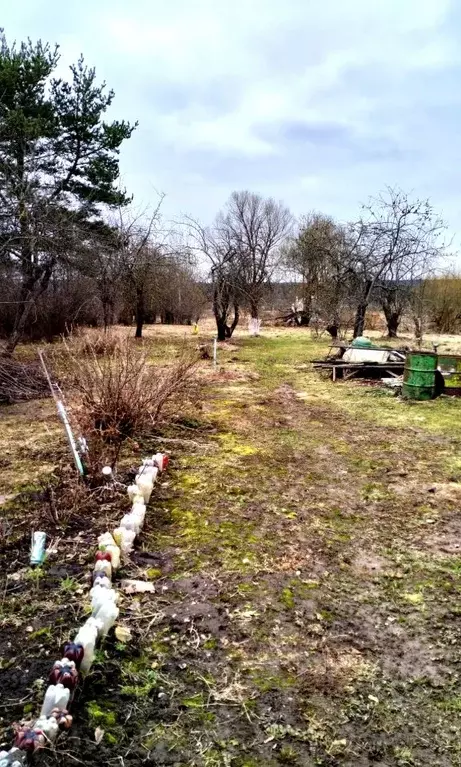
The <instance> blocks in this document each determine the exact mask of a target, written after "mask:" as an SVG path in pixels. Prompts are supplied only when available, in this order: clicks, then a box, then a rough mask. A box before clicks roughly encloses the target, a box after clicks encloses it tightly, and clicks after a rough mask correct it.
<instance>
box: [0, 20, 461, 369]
mask: <svg viewBox="0 0 461 767" xmlns="http://www.w3.org/2000/svg"><path fill="white" fill-rule="evenodd" d="M58 61H59V50H58V47H57V46H55V47H52V46H50V45H49V44H45V43H42V42H41V41H39V42H37V43H33V42H31V41H30V40H28V41H26V42H22V43H20V44H16V43H12V44H9V43H8V41H7V39H6V36H5V34H4V33H3V32H2V34H1V37H0V195H1V206H0V276H1V286H2V287H1V289H0V335H1V336H2V338H3V339H4V345H3V349H2V353H3V354H4V355H12V354H13V352H14V350H15V348H16V346H17V344H18V343H19V342H20V341H21V340H23V339H39V338H47V339H51V338H53V336H56V335H59V334H62V333H66V332H68V331H69V330H70V329H71V328H72V327H74V326H75V325H79V324H83V325H85V324H86V325H98V324H99V325H102V326H104V328H107V327H109V326H111V325H113V324H115V323H117V322H126V323H127V324H129V323H132V322H133V321H134V324H135V334H136V336H137V337H141V336H142V332H143V326H144V324H145V323H146V322H155V321H156V320H157V319H160V320H161V321H163V322H189V323H191V322H194V321H197V320H198V318H199V317H200V316H201V314H202V313H203V311H204V310H205V309H206V307H208V306H210V304H211V307H212V311H213V314H214V317H215V320H216V328H217V337H218V339H219V340H221V341H224V340H226V339H228V338H230V337H231V336H232V333H233V331H234V329H235V327H236V326H237V324H238V322H239V320H240V318H241V316H242V313H243V312H245V313H247V314H248V315H249V316H250V317H251V318H252V319H254V320H257V319H258V318H260V316H261V311H262V309H263V307H264V304H265V301H266V298H267V293H268V290H270V287H271V284H273V283H274V282H281V281H285V282H290V281H292V282H293V286H294V287H293V290H294V292H296V294H298V295H299V300H298V311H297V321H298V322H299V323H300V324H304V325H309V324H311V323H317V324H318V323H319V322H320V323H321V325H322V327H325V328H326V329H328V331H329V332H330V333H331V335H332V336H333V337H336V336H337V335H338V334H340V333H341V332H344V330H345V329H347V328H349V327H351V328H352V329H353V333H354V336H357V335H361V334H362V333H363V332H364V328H365V322H366V316H367V311H368V309H369V307H370V306H376V305H378V306H379V307H381V309H382V311H383V312H384V315H385V318H386V323H387V329H388V334H389V336H391V337H393V336H396V335H397V332H398V328H399V325H400V322H401V320H402V317H403V316H404V315H409V316H411V318H412V320H413V322H414V327H415V334H416V336H417V337H421V335H422V332H423V327H424V325H425V323H426V322H427V321H428V319H430V320H431V321H432V322H433V323H434V324H435V326H436V328H437V329H440V330H442V331H445V332H446V331H450V330H454V329H457V328H458V324H459V323H460V322H461V309H459V308H458V306H459V305H460V301H459V299H460V296H461V280H460V279H458V278H457V277H456V275H452V276H451V277H450V276H448V277H447V276H446V275H445V276H441V274H442V273H441V271H440V270H441V268H442V265H443V263H444V259H445V260H446V258H447V255H448V249H447V246H446V244H445V242H444V239H443V238H444V233H445V230H446V227H445V225H444V222H443V221H442V219H441V218H440V216H438V215H437V214H436V212H435V211H434V210H433V208H432V206H431V205H430V203H429V201H428V200H419V199H412V198H411V197H410V196H409V195H407V194H406V193H405V192H403V191H402V190H400V189H397V188H392V187H387V188H386V189H385V191H384V192H383V193H381V194H380V195H379V196H377V197H375V198H371V199H370V200H369V202H368V203H367V204H366V205H364V206H363V207H362V210H361V213H360V216H359V217H358V218H357V220H355V221H351V222H347V223H340V222H337V221H335V220H334V219H333V218H332V217H330V216H329V215H325V214H323V213H319V212H310V213H307V214H306V215H304V216H301V218H300V219H295V218H294V216H293V215H292V214H291V212H290V211H289V209H288V208H287V207H286V205H285V204H284V203H283V202H279V201H276V200H274V199H272V198H264V197H262V196H261V195H258V194H255V193H253V192H250V191H248V190H243V191H235V192H233V193H232V194H231V196H230V198H229V200H228V201H227V203H226V204H225V206H224V208H223V209H222V210H221V211H220V212H218V213H217V215H216V217H215V218H214V220H213V223H212V224H210V225H204V224H203V223H202V222H200V221H198V220H197V219H194V218H192V217H190V216H185V217H183V218H182V219H181V220H180V221H178V222H177V223H176V225H174V226H170V225H167V224H166V223H165V222H164V221H163V218H162V205H161V203H162V197H160V198H159V199H158V200H157V201H156V202H155V204H154V206H153V208H151V209H150V210H144V211H141V212H139V211H137V212H136V209H135V208H134V206H133V199H132V197H131V196H130V195H129V193H128V192H127V191H126V190H124V189H122V188H121V186H120V171H119V157H120V151H121V148H122V146H123V144H124V143H125V142H126V141H127V140H129V139H130V137H131V136H132V134H133V131H134V130H135V129H136V126H137V124H136V123H134V124H131V123H129V122H127V121H124V120H114V121H106V119H105V117H106V112H107V110H108V109H109V108H110V106H111V104H112V101H113V98H114V93H113V91H112V90H110V89H107V86H106V84H105V83H101V84H98V82H97V79H96V72H95V70H94V68H91V67H88V66H87V65H86V64H85V62H84V59H83V57H81V58H80V59H79V60H78V62H77V63H76V64H75V65H74V66H71V67H70V77H69V79H68V80H64V79H62V78H56V77H55V76H54V73H55V70H56V67H57V65H58ZM293 298H294V295H293Z"/></svg>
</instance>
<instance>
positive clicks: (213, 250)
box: [185, 217, 241, 341]
mask: <svg viewBox="0 0 461 767" xmlns="http://www.w3.org/2000/svg"><path fill="white" fill-rule="evenodd" d="M185 224H186V226H187V229H188V231H189V236H190V242H191V244H190V247H191V249H192V250H193V251H194V252H196V253H198V254H199V255H200V256H204V257H205V258H206V259H207V261H208V262H209V265H210V268H209V278H210V279H211V283H212V288H213V314H214V317H215V320H216V330H217V338H218V341H227V340H228V339H229V338H231V337H232V333H233V332H234V330H235V328H236V327H237V325H238V322H239V319H240V300H241V279H240V274H239V262H238V259H237V252H236V250H235V248H234V245H233V243H232V242H231V241H230V238H229V233H228V231H227V230H226V229H225V228H221V227H217V226H213V227H204V226H202V225H201V224H200V223H199V222H198V221H197V220H196V219H193V218H191V217H186V220H185Z"/></svg>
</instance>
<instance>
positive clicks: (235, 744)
mask: <svg viewBox="0 0 461 767" xmlns="http://www.w3.org/2000/svg"><path fill="white" fill-rule="evenodd" d="M185 342H186V343H187V344H189V345H195V344H196V343H197V339H196V338H193V337H192V336H191V335H190V331H189V332H188V333H187V336H186V341H185ZM145 343H146V346H147V348H148V349H149V351H150V353H151V355H152V359H153V361H155V360H163V359H165V358H169V357H171V356H172V355H174V354H175V351H176V349H177V348H178V346H181V345H182V344H183V343H184V330H183V329H176V330H175V329H173V330H171V329H169V330H168V331H165V330H164V329H162V330H157V329H150V330H149V333H148V338H147V339H146V342H145ZM450 344H451V348H453V345H455V347H456V344H455V340H454V339H450ZM326 348H327V344H326V342H325V341H324V340H316V341H314V340H312V339H311V337H310V335H309V333H308V332H305V331H302V330H291V331H288V330H270V331H266V333H265V334H264V335H263V336H262V337H261V338H258V339H254V338H248V337H245V335H244V334H243V333H242V334H241V335H237V336H236V338H235V341H234V340H233V342H232V344H229V345H228V346H227V347H226V346H223V348H222V349H220V350H219V367H218V369H217V370H216V371H214V370H213V368H212V365H211V363H210V362H203V363H202V366H201V369H200V378H201V388H202V395H203V397H202V404H201V405H200V406H198V407H197V409H196V410H195V411H194V412H190V413H188V414H187V417H186V416H184V417H182V418H181V419H179V420H178V421H177V422H176V423H175V424H173V425H170V426H169V427H168V428H165V429H164V430H163V431H162V432H161V433H160V434H156V435H150V436H147V437H143V439H142V440H140V444H139V449H138V454H137V455H134V456H132V457H131V458H128V457H127V458H126V459H125V461H126V465H125V466H124V469H123V470H124V471H127V472H128V471H129V463H130V461H131V463H132V464H133V466H135V465H136V463H137V462H139V461H138V458H139V457H140V456H142V455H145V454H147V452H148V451H149V450H150V451H151V452H152V451H153V450H155V451H156V450H157V449H161V448H162V447H163V448H164V449H166V450H167V451H168V452H170V454H171V459H172V462H171V470H170V471H169V473H168V475H167V477H166V480H165V481H163V482H162V483H161V485H159V486H158V487H157V489H156V490H155V491H154V495H153V498H152V501H151V504H150V507H149V512H148V519H147V523H146V527H145V530H144V532H143V535H142V538H141V540H140V542H139V544H138V547H137V551H136V553H135V554H134V556H133V561H132V563H131V564H130V565H129V566H126V567H125V568H124V570H123V573H122V575H123V576H125V577H135V578H142V579H147V580H151V581H153V582H154V584H155V594H153V595H152V594H142V595H136V596H126V597H125V598H124V599H123V601H122V604H121V619H120V621H121V623H122V624H123V625H125V626H127V627H129V628H130V629H131V631H132V638H131V640H130V641H129V642H127V643H126V644H121V643H120V642H117V641H116V640H115V639H109V640H108V641H107V642H106V644H105V645H104V647H102V648H101V649H100V650H99V651H98V658H97V663H96V664H95V666H94V670H93V671H92V673H91V675H90V677H89V678H88V679H87V680H86V681H85V683H84V685H83V687H82V689H81V690H80V691H79V693H78V696H77V700H76V703H75V708H74V711H75V727H74V729H73V730H72V733H71V734H70V735H69V736H63V737H62V739H61V740H60V741H59V742H58V745H57V752H56V753H53V752H47V753H46V754H44V755H43V756H42V757H41V760H42V763H43V764H49V765H55V764H58V763H59V764H60V765H66V766H67V765H75V764H88V765H90V764H91V765H93V766H94V765H113V766H114V767H115V765H118V766H119V767H135V765H140V764H146V765H176V766H177V767H189V766H190V767H192V766H194V767H195V766H197V767H276V766H277V765H302V766H303V767H310V766H311V765H312V766H313V765H325V766H327V765H328V766H331V767H333V766H336V765H337V766H338V767H346V766H347V767H365V766H367V765H375V766H376V767H378V765H379V766H380V767H394V766H399V767H403V766H405V765H413V766H421V767H422V766H423V765H424V766H426V765H431V766H432V767H435V766H436V765H438V766H439V767H442V766H443V767H448V766H449V765H461V722H460V712H461V684H460V678H459V670H460V665H459V664H460V649H459V647H460V645H459V638H460V637H459V620H460V615H461V603H460V599H459V596H460V574H461V548H460V545H461V537H460V534H461V515H460V512H459V504H460V501H461V455H460V444H461V421H460V417H459V416H460V413H461V400H456V399H449V398H445V397H444V398H441V399H439V400H435V401H433V402H427V403H405V402H403V401H401V400H400V399H399V398H396V397H394V396H392V395H391V394H388V393H387V392H383V391H382V390H381V389H379V388H376V387H372V386H370V387H367V386H363V385H360V384H357V383H352V382H351V383H341V382H338V383H337V384H333V383H332V382H330V381H326V380H323V379H321V378H320V377H319V376H318V375H317V374H316V373H314V372H313V370H312V368H311V365H310V360H311V359H313V358H315V357H317V356H319V355H322V354H324V353H325V352H326ZM0 418H1V423H2V429H1V434H0V445H1V447H2V451H1V459H0V460H1V464H2V481H3V486H2V487H1V488H0V492H1V493H3V497H2V500H3V505H2V507H1V509H2V516H3V517H4V519H3V533H4V535H3V547H2V554H1V562H0V563H1V566H2V569H3V573H4V576H6V577H4V588H3V591H2V602H1V613H0V616H1V617H0V642H1V650H0V652H1V658H0V669H1V671H0V692H1V694H2V697H1V700H0V706H1V708H0V725H1V726H2V728H3V730H4V731H3V738H4V739H8V738H9V737H10V735H11V730H10V729H9V724H10V722H11V721H13V720H14V719H18V718H20V717H21V716H24V715H31V714H32V713H36V712H37V705H38V701H39V700H40V698H41V696H42V694H43V687H44V685H45V673H46V671H47V670H48V668H49V665H50V662H51V661H52V660H54V658H55V657H58V652H57V646H58V644H59V641H61V640H62V639H64V638H66V637H67V634H68V631H69V629H73V628H74V627H76V626H78V624H79V622H81V620H82V618H83V617H84V607H81V606H80V605H81V603H82V601H83V602H84V598H83V595H84V594H85V593H86V592H87V589H88V578H87V576H88V572H89V569H90V562H91V561H92V557H93V554H92V551H93V550H94V544H95V540H96V535H97V534H98V532H100V531H101V530H104V529H106V528H107V524H108V523H110V522H116V521H117V520H118V519H119V518H120V516H121V513H122V512H123V511H124V510H125V507H126V505H127V500H126V499H125V497H124V495H120V496H115V497H110V498H107V499H104V498H103V499H102V503H101V498H99V497H97V496H96V495H95V494H93V495H92V494H88V493H85V492H84V491H83V490H81V491H75V489H73V490H72V493H73V495H72V497H70V491H67V492H64V491H62V494H61V495H60V492H61V491H60V490H58V489H57V490H56V491H53V490H51V491H50V490H49V484H50V481H51V482H52V483H55V484H56V483H57V482H58V480H59V482H61V480H62V476H64V478H66V477H68V478H70V476H71V472H72V469H71V467H68V463H69V461H68V457H67V453H66V446H65V442H64V440H63V438H62V435H61V431H60V427H59V424H58V423H57V421H56V418H55V415H54V409H53V404H52V403H51V402H49V401H48V400H44V401H43V400H42V401H38V402H30V403H27V405H16V406H14V407H9V408H3V409H2V411H1V412H0ZM69 482H70V479H69ZM31 524H34V525H35V527H36V528H38V527H41V528H42V529H46V530H47V531H48V532H49V533H50V535H51V536H52V541H53V547H52V548H53V549H54V550H55V552H56V553H54V554H53V553H52V554H51V555H50V556H49V558H48V560H47V562H46V563H45V565H44V567H43V568H41V569H40V570H38V571H37V570H35V571H32V570H31V569H30V568H29V567H28V566H27V559H28V551H27V546H28V540H29V535H30V526H31ZM97 727H99V728H101V729H102V730H103V731H104V735H103V738H102V741H101V742H100V743H99V745H98V744H96V743H95V735H94V731H95V729H96V728H97Z"/></svg>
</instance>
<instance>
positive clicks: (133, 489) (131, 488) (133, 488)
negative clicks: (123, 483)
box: [127, 485, 139, 501]
mask: <svg viewBox="0 0 461 767" xmlns="http://www.w3.org/2000/svg"><path fill="white" fill-rule="evenodd" d="M127 492H128V498H129V499H130V501H133V496H135V495H137V493H139V490H138V486H137V485H128V488H127Z"/></svg>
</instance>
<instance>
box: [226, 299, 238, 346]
mask: <svg viewBox="0 0 461 767" xmlns="http://www.w3.org/2000/svg"><path fill="white" fill-rule="evenodd" d="M239 319H240V307H239V305H238V303H237V302H236V301H234V319H233V320H232V323H231V325H230V327H229V328H228V336H227V337H228V338H232V333H233V332H234V330H235V328H236V327H237V325H238V323H239Z"/></svg>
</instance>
